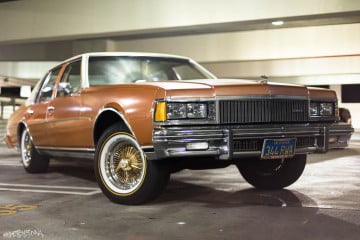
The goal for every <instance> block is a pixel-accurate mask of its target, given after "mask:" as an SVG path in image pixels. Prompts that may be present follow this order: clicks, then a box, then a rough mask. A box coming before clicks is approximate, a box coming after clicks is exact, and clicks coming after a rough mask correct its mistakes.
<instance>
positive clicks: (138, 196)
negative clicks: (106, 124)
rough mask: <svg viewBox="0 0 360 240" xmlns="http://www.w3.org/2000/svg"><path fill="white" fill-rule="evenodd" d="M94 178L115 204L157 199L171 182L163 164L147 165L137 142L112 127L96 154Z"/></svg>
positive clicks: (105, 134) (114, 126)
mask: <svg viewBox="0 0 360 240" xmlns="http://www.w3.org/2000/svg"><path fill="white" fill-rule="evenodd" d="M94 161H95V164H94V168H95V175H96V178H97V181H98V183H99V186H100V188H101V190H102V191H103V193H104V194H105V195H106V196H107V197H108V198H109V199H110V200H111V201H113V202H116V203H121V204H130V205H133V204H141V203H145V202H148V201H150V200H152V199H154V198H155V197H156V196H158V195H159V194H160V193H161V192H162V190H163V189H164V188H165V187H166V185H167V183H168V181H169V177H170V174H169V170H168V168H167V167H166V165H165V164H164V163H163V162H161V161H148V160H147V159H146V156H145V154H144V152H143V151H142V149H141V147H140V145H139V144H138V143H137V141H136V139H135V138H134V137H133V136H132V135H131V134H129V133H127V132H124V131H123V130H122V129H121V128H120V127H119V126H117V125H113V126H111V127H110V128H108V129H107V130H106V131H105V132H104V133H103V135H102V136H101V138H100V140H99V142H98V144H97V147H96V152H95V159H94Z"/></svg>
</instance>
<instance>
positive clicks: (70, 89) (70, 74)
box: [56, 61, 81, 97]
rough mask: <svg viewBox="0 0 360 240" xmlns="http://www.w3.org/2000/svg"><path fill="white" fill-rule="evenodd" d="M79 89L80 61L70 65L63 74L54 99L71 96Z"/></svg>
mask: <svg viewBox="0 0 360 240" xmlns="http://www.w3.org/2000/svg"><path fill="white" fill-rule="evenodd" d="M80 88H81V61H76V62H72V63H70V64H69V65H68V66H67V67H66V68H65V71H64V73H63V76H62V78H61V81H60V83H59V86H58V89H57V94H56V97H65V96H71V95H72V94H73V93H75V92H78V91H79V90H80Z"/></svg>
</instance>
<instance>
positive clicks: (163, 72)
mask: <svg viewBox="0 0 360 240" xmlns="http://www.w3.org/2000/svg"><path fill="white" fill-rule="evenodd" d="M88 69H89V75H88V76H89V83H90V86H94V85H108V84H120V83H137V82H148V81H166V80H190V79H209V78H214V76H212V75H211V74H210V73H208V72H207V71H206V70H205V69H203V68H202V67H200V66H199V65H196V64H194V63H192V62H191V61H189V60H187V59H177V58H163V57H124V56H93V57H90V58H89V68H88Z"/></svg>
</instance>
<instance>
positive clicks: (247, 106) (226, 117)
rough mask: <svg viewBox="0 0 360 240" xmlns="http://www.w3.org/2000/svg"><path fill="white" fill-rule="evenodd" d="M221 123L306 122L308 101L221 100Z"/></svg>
mask: <svg viewBox="0 0 360 240" xmlns="http://www.w3.org/2000/svg"><path fill="white" fill-rule="evenodd" d="M219 108H220V123H222V124H233V123H269V122H278V123H284V122H304V121H307V120H308V117H309V113H308V101H307V100H293V99H251V100H220V102H219Z"/></svg>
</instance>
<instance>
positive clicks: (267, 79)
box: [258, 75, 269, 83]
mask: <svg viewBox="0 0 360 240" xmlns="http://www.w3.org/2000/svg"><path fill="white" fill-rule="evenodd" d="M260 78H261V79H260V80H258V83H268V82H269V78H268V76H266V75H262V76H260Z"/></svg>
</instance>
